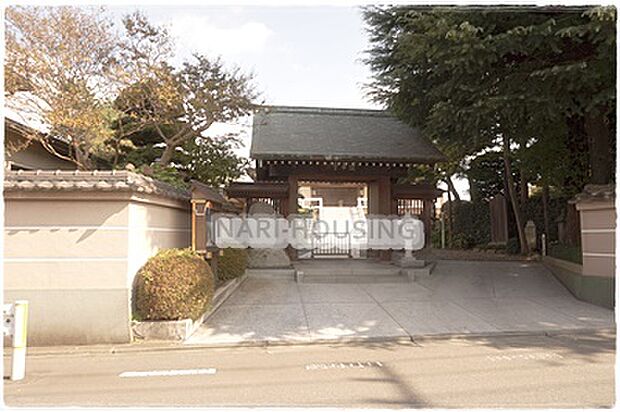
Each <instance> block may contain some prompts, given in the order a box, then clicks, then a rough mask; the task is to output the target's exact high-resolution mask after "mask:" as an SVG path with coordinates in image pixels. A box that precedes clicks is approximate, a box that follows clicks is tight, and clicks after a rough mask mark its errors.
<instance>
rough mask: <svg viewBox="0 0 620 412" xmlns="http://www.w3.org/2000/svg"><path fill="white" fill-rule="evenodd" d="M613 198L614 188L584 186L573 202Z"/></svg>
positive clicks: (607, 186)
mask: <svg viewBox="0 0 620 412" xmlns="http://www.w3.org/2000/svg"><path fill="white" fill-rule="evenodd" d="M614 197H615V186H614V185H613V184H609V185H586V186H585V187H584V188H583V191H582V192H581V193H579V194H577V195H576V196H575V198H574V201H583V200H596V199H613V198H614Z"/></svg>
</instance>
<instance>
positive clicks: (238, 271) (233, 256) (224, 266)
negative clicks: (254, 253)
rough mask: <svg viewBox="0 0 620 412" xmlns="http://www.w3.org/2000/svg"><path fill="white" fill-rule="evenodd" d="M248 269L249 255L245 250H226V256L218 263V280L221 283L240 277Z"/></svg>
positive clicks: (221, 257) (220, 258)
mask: <svg viewBox="0 0 620 412" xmlns="http://www.w3.org/2000/svg"><path fill="white" fill-rule="evenodd" d="M247 267H248V253H247V251H246V250H245V249H232V248H228V249H224V255H222V256H220V257H219V259H218V261H217V278H218V281H220V282H225V281H227V280H230V279H234V278H236V277H239V276H241V275H243V274H244V273H245V269H246V268H247Z"/></svg>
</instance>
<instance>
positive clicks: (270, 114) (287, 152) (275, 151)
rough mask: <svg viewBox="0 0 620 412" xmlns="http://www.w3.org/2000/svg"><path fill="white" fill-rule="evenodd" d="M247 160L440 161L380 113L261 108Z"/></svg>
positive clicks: (416, 136)
mask: <svg viewBox="0 0 620 412" xmlns="http://www.w3.org/2000/svg"><path fill="white" fill-rule="evenodd" d="M250 156H251V157H253V158H255V159H274V160H275V159H294V158H296V159H312V160H323V159H328V160H329V159H351V160H355V159H365V160H390V161H406V162H413V163H436V162H439V161H443V160H445V156H444V155H443V154H442V153H441V152H440V151H439V150H438V149H437V148H436V147H435V146H434V145H433V144H432V143H430V142H429V141H428V140H426V139H425V138H424V137H422V135H421V132H420V130H419V129H417V128H412V127H410V126H408V125H406V124H405V123H403V122H401V121H400V120H398V119H397V118H395V117H394V116H392V115H390V114H389V113H387V112H385V111H382V110H358V109H331V108H308V107H287V106H263V107H262V108H261V109H260V110H259V111H258V112H257V113H256V114H255V115H254V125H253V132H252V146H251V149H250Z"/></svg>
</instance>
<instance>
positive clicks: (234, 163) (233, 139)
mask: <svg viewBox="0 0 620 412" xmlns="http://www.w3.org/2000/svg"><path fill="white" fill-rule="evenodd" d="M239 147H241V140H240V139H239V138H238V137H237V136H235V135H232V134H229V135H226V136H222V137H199V138H197V139H194V140H190V141H189V142H187V143H186V144H185V145H184V146H183V150H182V151H180V152H178V153H177V154H176V156H175V158H174V163H177V164H180V165H182V166H180V168H181V170H183V171H184V172H185V173H186V174H187V175H188V176H189V177H190V178H192V179H196V180H199V181H201V182H203V183H206V184H208V185H210V186H213V187H222V186H226V185H227V184H229V183H230V182H232V181H234V180H236V179H238V178H240V177H241V176H243V175H244V174H245V173H246V172H247V171H248V167H249V161H248V160H247V159H246V158H244V157H241V156H239V155H237V154H236V153H235V149H237V148H239Z"/></svg>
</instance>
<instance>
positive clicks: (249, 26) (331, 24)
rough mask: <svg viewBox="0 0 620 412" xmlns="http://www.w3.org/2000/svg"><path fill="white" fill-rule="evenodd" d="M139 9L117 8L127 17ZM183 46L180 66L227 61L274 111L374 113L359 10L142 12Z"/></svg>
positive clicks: (179, 9)
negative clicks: (199, 57) (199, 60)
mask: <svg viewBox="0 0 620 412" xmlns="http://www.w3.org/2000/svg"><path fill="white" fill-rule="evenodd" d="M134 9H135V8H125V7H124V8H118V7H112V8H110V11H111V12H113V13H114V14H115V15H117V16H120V15H122V14H125V13H127V12H130V11H132V10H134ZM139 9H140V10H141V11H143V12H144V13H145V14H146V15H147V16H148V17H149V18H150V20H151V21H152V22H154V23H157V24H163V25H166V26H167V27H168V28H169V30H170V32H171V34H172V35H173V36H174V38H175V39H176V45H177V60H178V61H182V60H183V59H186V58H188V57H189V56H191V53H192V52H199V53H205V54H207V55H212V56H222V58H223V59H224V60H225V61H226V62H228V63H230V64H236V65H238V66H240V67H241V68H242V69H243V70H244V71H247V72H253V73H254V74H255V76H256V85H257V88H258V90H259V91H261V97H262V99H264V100H265V103H267V104H282V105H305V106H332V107H355V108H373V107H377V106H376V105H375V104H373V103H371V102H369V101H367V99H365V97H364V92H363V90H362V85H363V83H365V82H367V81H368V80H369V76H370V71H369V70H368V68H367V67H366V66H365V65H364V64H363V63H362V62H361V61H360V59H361V58H362V57H363V51H364V50H366V49H367V47H368V43H367V35H366V34H365V32H364V23H363V20H362V17H361V9H360V8H359V7H342V6H332V7H329V6H323V7H275V6H272V7H256V6H254V7H239V6H231V7H221V6H220V7H217V6H205V7H201V6H180V7H164V6H146V5H143V6H139Z"/></svg>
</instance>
